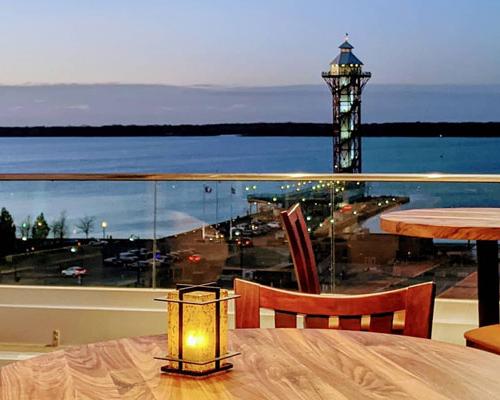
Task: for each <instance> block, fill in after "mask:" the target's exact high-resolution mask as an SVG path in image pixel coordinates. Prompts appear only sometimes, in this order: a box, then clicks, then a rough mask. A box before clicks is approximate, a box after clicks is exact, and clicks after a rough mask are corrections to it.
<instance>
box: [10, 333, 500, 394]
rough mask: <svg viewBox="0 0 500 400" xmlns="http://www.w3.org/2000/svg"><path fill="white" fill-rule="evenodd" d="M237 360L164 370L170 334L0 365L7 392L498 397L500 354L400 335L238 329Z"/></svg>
mask: <svg viewBox="0 0 500 400" xmlns="http://www.w3.org/2000/svg"><path fill="white" fill-rule="evenodd" d="M230 344H231V347H232V348H233V349H234V350H239V351H241V352H242V355H241V356H239V357H236V358H234V359H233V361H234V369H233V370H232V371H230V372H227V373H223V374H221V375H217V376H213V377H210V378H205V379H195V378H190V377H177V376H169V375H160V372H159V368H160V366H161V365H162V363H161V362H160V361H158V360H154V359H153V356H162V355H164V353H165V349H166V338H165V336H149V337H138V338H128V339H120V340H113V341H109V342H102V343H95V344H89V345H84V346H79V347H70V348H68V349H66V350H61V351H56V352H53V353H50V354H47V355H43V356H40V357H36V358H33V359H31V360H27V361H20V362H17V363H14V364H10V365H7V366H5V367H3V368H1V369H0V398H1V399H3V400H7V399H15V400H19V399H37V400H44V399H51V400H53V399H194V400H202V399H203V400H205V399H207V400H210V399H280V400H281V399H304V400H311V399H382V398H384V399H426V400H428V399H468V400H473V399H481V400H486V399H498V398H500V379H498V371H500V357H499V356H497V355H494V354H490V353H486V352H483V351H480V350H475V349H470V348H466V347H460V346H456V345H451V344H446V343H441V342H436V341H431V340H427V339H418V338H411V337H403V336H396V335H386V334H378V333H369V332H353V331H337V330H328V329H324V330H320V329H318V330H317V329H307V330H303V329H240V330H235V331H231V332H230Z"/></svg>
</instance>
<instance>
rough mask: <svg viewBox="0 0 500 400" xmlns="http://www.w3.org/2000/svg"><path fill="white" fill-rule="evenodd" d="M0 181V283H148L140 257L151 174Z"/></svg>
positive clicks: (148, 233) (146, 238)
mask: <svg viewBox="0 0 500 400" xmlns="http://www.w3.org/2000/svg"><path fill="white" fill-rule="evenodd" d="M0 187H1V190H0V205H1V206H2V207H4V208H5V211H4V212H3V216H2V221H0V235H2V238H1V243H2V246H1V248H0V252H1V254H0V256H2V258H3V261H2V263H1V264H0V282H1V283H3V284H23V285H69V286H71V285H85V286H120V287H136V286H150V285H151V282H150V281H151V277H150V274H149V273H148V272H147V271H148V269H147V268H145V266H144V265H145V264H146V263H147V262H148V259H150V258H152V244H153V243H152V239H153V219H152V212H151V211H152V210H153V198H154V184H153V183H152V182H61V181H58V182H2V183H1V186H0ZM9 216H10V218H11V220H9ZM13 225H14V226H13ZM14 234H15V238H14V236H13V235H14Z"/></svg>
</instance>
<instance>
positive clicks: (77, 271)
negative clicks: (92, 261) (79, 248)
mask: <svg viewBox="0 0 500 400" xmlns="http://www.w3.org/2000/svg"><path fill="white" fill-rule="evenodd" d="M61 275H62V276H83V275H87V269H85V268H83V267H78V266H74V267H69V268H66V269H63V270H62V271H61Z"/></svg>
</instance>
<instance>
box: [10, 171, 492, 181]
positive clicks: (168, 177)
mask: <svg viewBox="0 0 500 400" xmlns="http://www.w3.org/2000/svg"><path fill="white" fill-rule="evenodd" d="M320 180H323V181H344V182H356V181H360V182H457V183H459V182H463V183H500V174H447V173H439V172H433V173H418V174H414V173H411V174H410V173H398V174H392V173H391V174H385V173H369V174H364V173H363V174H332V173H320V174H318V173H306V172H304V173H266V174H259V173H26V174H25V173H20V174H18V173H8V174H0V181H320Z"/></svg>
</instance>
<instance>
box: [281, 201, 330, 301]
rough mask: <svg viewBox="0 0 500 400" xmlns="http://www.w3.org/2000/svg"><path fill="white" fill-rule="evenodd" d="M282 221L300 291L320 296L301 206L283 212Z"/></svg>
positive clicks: (312, 254) (316, 273)
mask: <svg viewBox="0 0 500 400" xmlns="http://www.w3.org/2000/svg"><path fill="white" fill-rule="evenodd" d="M281 220H282V221H283V228H284V229H285V232H286V236H287V238H288V244H289V247H290V254H291V255H292V260H293V266H294V268H295V276H296V277H297V283H298V285H299V291H300V292H303V293H313V294H319V293H320V292H321V289H320V286H319V277H318V270H317V268H316V260H315V259H314V253H313V249H312V245H311V239H310V238H309V232H308V231H307V226H306V222H305V220H304V215H303V214H302V211H301V209H300V204H299V203H297V204H295V205H294V206H293V207H291V208H290V209H289V210H287V211H282V212H281Z"/></svg>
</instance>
